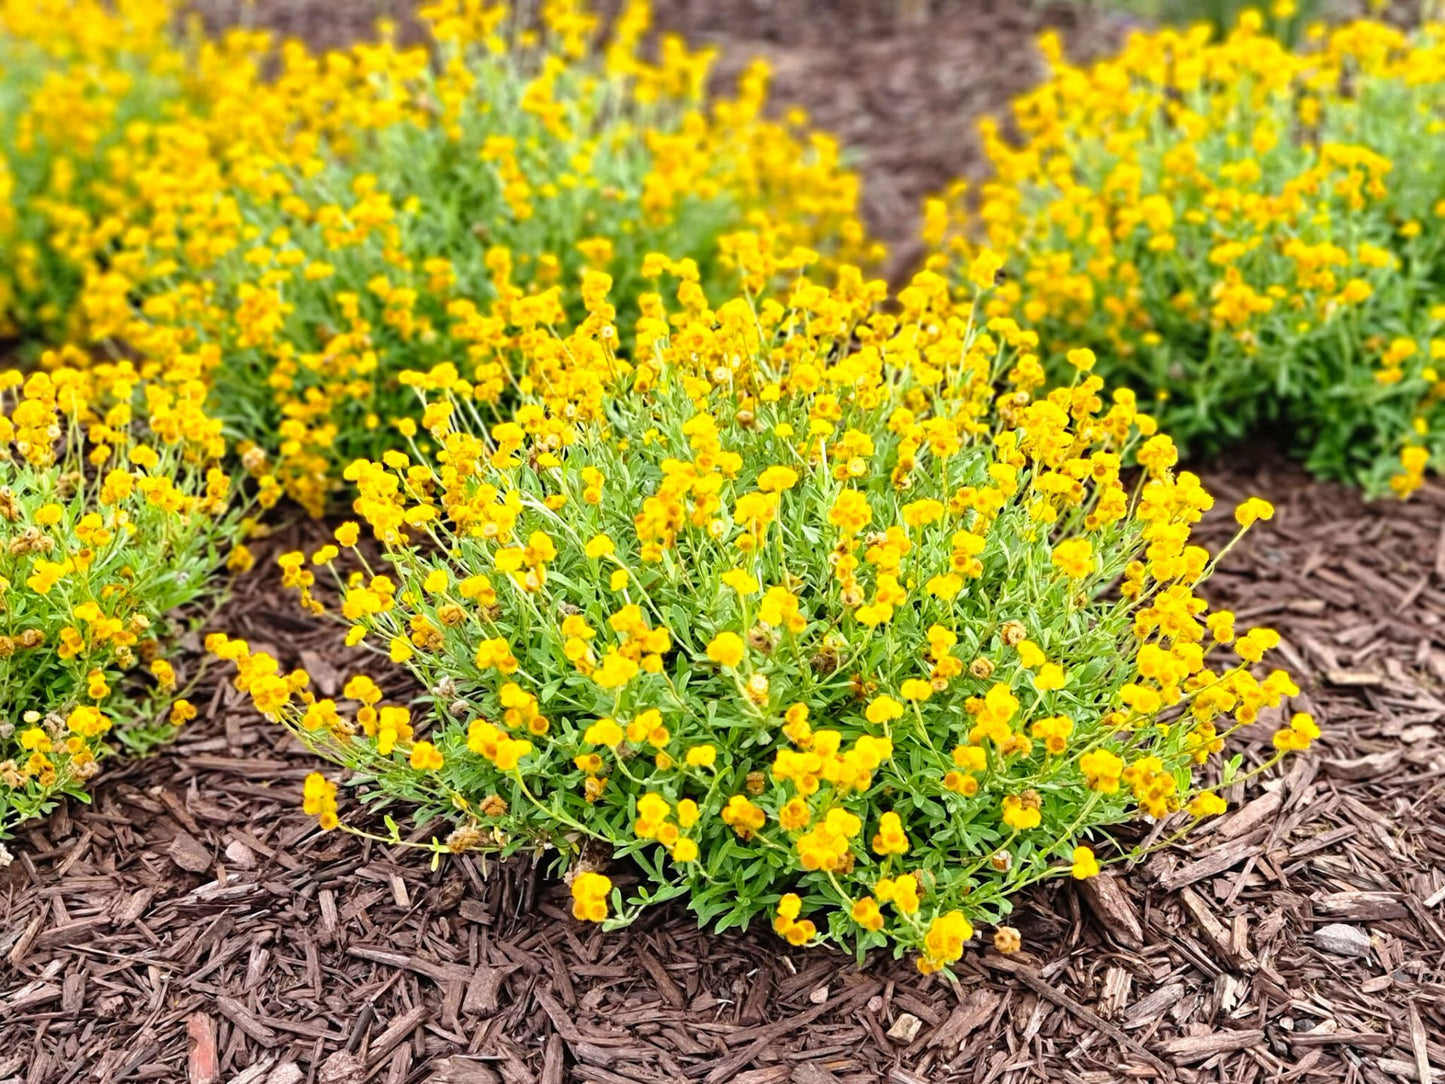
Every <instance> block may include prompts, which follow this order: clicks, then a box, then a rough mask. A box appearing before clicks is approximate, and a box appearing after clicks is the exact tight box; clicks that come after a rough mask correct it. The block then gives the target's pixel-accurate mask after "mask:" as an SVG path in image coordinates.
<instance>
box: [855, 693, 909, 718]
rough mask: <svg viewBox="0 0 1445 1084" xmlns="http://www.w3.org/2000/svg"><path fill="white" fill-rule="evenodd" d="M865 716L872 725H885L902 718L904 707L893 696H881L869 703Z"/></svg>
mask: <svg viewBox="0 0 1445 1084" xmlns="http://www.w3.org/2000/svg"><path fill="white" fill-rule="evenodd" d="M863 714H864V716H865V717H866V718H867V720H868V721H869V722H870V723H874V724H883V723H887V722H891V721H892V720H894V719H897V718H899V717H900V716H902V714H903V705H902V704H900V703H899V702H898V701H897V700H894V699H893V697H891V696H879V697H875V698H874V699H873V700H872V701H870V702H869V704H868V708H867V710H866V711H865V712H864V713H863Z"/></svg>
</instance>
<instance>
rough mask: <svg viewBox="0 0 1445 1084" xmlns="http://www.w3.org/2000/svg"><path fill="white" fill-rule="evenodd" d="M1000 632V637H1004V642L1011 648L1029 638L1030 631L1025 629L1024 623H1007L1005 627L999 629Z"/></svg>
mask: <svg viewBox="0 0 1445 1084" xmlns="http://www.w3.org/2000/svg"><path fill="white" fill-rule="evenodd" d="M998 631H999V635H1000V636H1002V637H1003V642H1004V643H1006V644H1007V645H1008V646H1009V647H1013V646H1015V645H1016V644H1019V643H1022V642H1023V641H1024V640H1027V639H1028V638H1029V630H1028V629H1026V628H1024V623H1023V622H1022V621H1005V622H1004V623H1003V625H1001V626H1000V627H999V630H998Z"/></svg>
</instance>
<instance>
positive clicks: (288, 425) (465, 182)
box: [0, 0, 876, 514]
mask: <svg viewBox="0 0 1445 1084" xmlns="http://www.w3.org/2000/svg"><path fill="white" fill-rule="evenodd" d="M130 2H131V4H132V6H135V7H149V8H151V9H159V10H168V9H169V7H170V5H169V4H167V3H163V2H161V0H130ZM420 14H421V15H422V17H423V19H424V21H425V23H426V25H427V27H428V28H429V31H430V37H431V41H430V42H429V44H428V45H426V46H402V45H399V44H397V43H395V42H394V41H393V40H392V39H391V37H390V36H389V31H388V28H386V27H383V28H382V31H383V35H384V36H383V40H381V41H379V42H376V43H367V44H360V45H356V46H353V47H351V48H350V49H347V50H344V51H336V52H331V53H326V54H323V55H316V54H313V53H311V52H309V51H307V50H306V49H305V48H303V47H301V46H300V45H297V44H294V43H286V44H280V45H278V44H277V43H275V42H272V41H270V40H269V39H267V38H266V37H265V36H263V35H255V34H250V35H245V34H242V35H232V36H230V37H227V38H226V39H225V40H224V41H223V42H221V43H220V44H208V45H205V46H201V45H199V44H197V45H192V46H189V47H188V48H189V51H190V53H194V54H195V60H194V65H199V70H201V71H204V72H210V73H213V74H214V75H215V78H214V79H212V80H206V81H202V80H193V81H192V82H195V83H197V84H199V85H198V86H195V87H192V86H191V84H190V82H187V83H185V84H184V85H183V86H180V87H179V88H178V90H177V92H176V94H175V96H174V98H173V100H171V101H169V102H168V107H167V109H166V110H165V112H164V113H163V115H162V116H161V117H159V118H157V119H154V120H148V121H147V123H144V124H135V125H130V126H128V127H126V128H124V130H123V132H121V131H119V130H118V131H115V132H111V133H109V134H110V136H111V142H113V143H116V144H117V146H115V147H114V148H113V149H112V150H111V151H110V152H109V153H106V154H104V155H98V156H93V157H96V158H97V166H98V168H99V169H101V170H102V173H103V175H102V176H101V177H99V178H94V179H91V180H90V181H89V183H87V184H84V185H79V186H76V192H77V198H76V200H75V201H74V205H72V203H71V201H69V200H67V198H66V193H67V191H68V189H67V188H66V187H65V186H55V185H52V186H51V188H52V192H51V194H50V195H48V196H47V199H46V200H44V201H42V202H41V203H39V204H37V205H36V206H37V208H39V211H40V212H41V213H39V214H37V215H34V216H31V215H27V208H28V207H30V206H31V202H30V201H26V200H19V199H17V200H16V201H15V211H16V221H15V223H14V226H13V228H14V229H15V230H17V231H20V232H22V233H23V232H26V231H29V232H31V233H35V232H39V233H41V234H42V235H43V236H44V237H45V238H49V239H50V240H51V242H52V247H59V248H60V251H61V252H62V254H63V255H64V257H65V258H66V261H67V264H68V267H67V271H68V273H69V274H70V275H71V276H73V277H77V278H78V279H79V281H80V286H79V288H78V290H77V291H73V293H74V295H75V296H74V299H73V302H72V303H71V308H72V309H73V312H72V313H71V314H70V319H68V320H66V321H64V322H63V323H64V326H65V327H66V328H69V329H73V330H74V329H78V330H76V331H75V333H76V334H77V335H80V336H81V337H83V338H85V339H88V340H90V341H97V342H105V341H119V342H123V343H124V344H125V345H126V346H127V348H129V349H130V350H133V351H135V352H137V353H138V354H139V355H140V357H141V359H142V361H141V369H142V371H143V372H144V373H145V374H147V375H148V376H152V375H153V376H155V377H156V378H160V379H163V378H164V375H165V374H166V373H167V372H169V371H171V370H172V368H174V367H175V366H177V365H178V364H179V365H181V366H182V367H183V368H187V369H189V368H191V367H193V366H194V364H195V360H196V359H200V360H201V362H202V363H203V364H204V366H205V368H206V370H207V378H208V379H209V380H210V381H212V382H213V384H214V391H213V394H212V399H211V403H212V407H213V409H214V410H215V411H216V412H218V413H219V414H220V416H222V417H223V418H224V420H225V421H226V423H227V424H228V426H230V427H231V428H232V429H233V430H234V432H236V433H237V434H238V435H239V436H240V437H241V438H242V440H241V450H242V452H243V453H244V452H247V451H250V450H251V449H250V445H255V446H256V450H255V452H254V453H253V454H252V455H251V456H250V457H249V458H248V460H247V462H248V464H249V465H250V466H251V467H252V468H253V470H254V472H255V473H256V474H257V475H258V477H260V479H261V481H262V499H263V500H264V501H268V502H269V501H270V500H272V499H274V498H275V497H276V496H279V494H280V493H282V492H285V493H286V494H289V495H290V496H291V497H293V498H294V499H296V500H298V501H299V502H301V503H302V504H303V505H304V506H305V507H306V508H307V509H308V510H310V511H311V512H313V513H316V514H319V513H320V512H321V511H322V510H323V509H324V508H325V506H326V502H327V500H328V497H329V496H330V495H331V494H332V492H333V491H334V490H336V489H337V488H338V487H339V486H340V477H339V476H340V472H341V470H342V469H343V468H344V467H345V465H346V464H347V463H349V462H350V461H351V460H352V459H353V458H355V457H357V456H367V457H376V456H378V455H380V454H381V452H382V451H384V450H385V449H387V448H391V447H404V446H406V443H407V441H408V440H409V439H411V437H412V436H413V435H414V434H415V433H416V432H417V430H418V427H417V421H418V419H417V418H415V417H412V416H411V414H410V411H411V410H412V406H413V403H414V397H413V396H412V394H411V392H410V391H409V390H407V389H406V388H404V387H403V386H401V384H400V383H399V382H398V377H399V375H400V373H401V372H402V371H404V370H406V369H408V368H416V367H423V368H425V367H429V366H431V365H433V364H436V363H439V362H442V361H451V362H453V363H455V364H456V365H457V366H458V368H459V370H460V371H461V372H462V373H463V374H464V375H465V376H466V377H467V378H468V379H470V380H471V381H473V383H475V384H476V385H478V386H479V388H480V389H482V392H481V393H480V394H479V401H480V402H482V403H483V404H484V408H485V409H494V407H493V406H491V405H490V404H498V403H502V402H503V401H504V400H507V399H509V398H511V397H514V396H515V395H517V394H519V393H522V392H524V391H525V387H526V384H527V382H528V381H529V379H530V377H529V374H528V373H527V372H526V370H525V367H522V368H518V369H508V368H506V367H505V366H504V365H502V364H501V359H503V358H508V359H516V358H520V357H527V356H529V350H528V349H527V343H528V342H529V341H530V340H532V339H535V338H537V337H538V336H539V335H545V334H546V329H547V328H548V327H557V326H567V325H569V324H570V323H571V322H573V321H574V320H576V319H579V318H580V317H581V316H582V315H583V314H584V311H583V308H582V301H581V299H580V298H579V297H578V296H577V293H576V290H575V288H573V287H574V284H575V283H576V282H577V280H578V277H579V275H580V273H581V272H582V271H583V270H598V271H603V272H606V273H610V274H612V276H613V278H614V280H615V281H614V286H613V292H612V295H611V302H612V303H613V304H614V305H616V306H617V307H618V308H619V309H620V310H621V312H622V314H623V316H624V318H625V319H627V320H629V321H630V320H631V319H632V318H634V317H635V316H636V300H637V295H638V293H639V292H641V291H644V290H646V289H649V288H650V284H649V282H648V276H649V275H652V274H668V275H670V276H675V277H676V278H677V279H678V280H680V281H685V282H688V283H690V284H691V285H690V289H691V290H694V291H696V292H697V293H698V294H699V303H704V304H705V303H707V298H711V299H712V300H713V301H716V300H719V299H720V298H719V295H721V296H727V295H726V294H725V293H724V292H723V291H732V290H735V289H736V288H737V284H736V280H735V278H734V274H733V270H732V268H733V265H734V264H735V262H736V256H735V254H734V253H733V252H732V248H733V246H734V243H733V242H732V241H730V238H731V237H732V236H733V235H735V234H736V233H737V232H738V231H740V230H743V229H747V230H749V231H753V232H757V233H761V234H763V235H765V240H766V244H767V245H768V246H769V248H770V250H771V251H773V252H775V253H776V254H777V255H778V256H779V257H780V258H781V259H782V260H783V261H784V262H785V263H788V262H791V263H793V264H796V263H797V262H798V260H800V259H807V258H809V250H811V249H814V248H817V249H822V250H824V251H825V252H826V253H831V254H832V255H834V256H837V257H843V258H854V259H864V258H869V257H870V256H876V253H874V252H873V248H872V246H871V245H870V243H869V242H868V241H867V240H866V239H865V237H864V234H863V230H862V228H861V226H860V225H859V223H858V221H857V218H856V210H857V202H858V182H857V178H856V177H855V176H854V175H853V174H852V173H851V172H849V171H847V170H845V169H843V168H842V166H841V164H840V161H839V152H838V148H837V145H836V143H834V141H832V140H831V139H829V138H827V137H825V136H822V135H818V134H815V133H812V132H810V131H809V130H807V128H806V127H805V124H804V120H803V119H802V118H801V117H800V116H797V115H790V116H789V117H788V118H786V119H784V120H772V119H768V118H765V117H764V116H763V105H764V102H765V99H766V87H767V75H766V70H765V69H764V68H763V67H761V66H755V67H753V68H750V69H748V70H747V71H746V72H745V73H744V75H743V76H742V78H741V80H740V83H739V89H738V93H737V95H736V96H735V97H733V98H722V99H718V98H710V97H709V96H708V95H707V94H706V93H705V90H704V84H705V82H706V79H707V74H708V71H709V68H710V64H711V54H710V53H708V52H690V51H688V50H687V49H686V48H685V47H684V46H683V45H682V44H681V43H680V42H679V41H677V40H676V39H673V38H663V39H662V40H661V41H660V42H659V43H658V45H657V48H656V56H655V59H647V58H646V57H647V56H648V55H651V54H650V53H648V50H647V49H646V48H644V41H645V38H646V37H647V31H648V29H649V18H650V16H649V10H648V6H647V4H646V3H645V2H639V0H631V2H629V3H627V4H625V5H624V6H623V8H622V10H621V11H620V12H619V13H618V15H617V18H616V19H615V20H614V21H613V22H612V23H611V25H610V31H609V36H608V37H607V38H606V39H605V40H601V39H600V38H599V28H600V21H599V20H598V18H597V17H596V16H594V15H593V14H591V13H590V11H589V10H588V9H587V7H586V5H584V4H578V3H573V2H570V0H562V2H548V3H545V4H542V5H541V6H540V12H539V13H538V15H537V16H536V17H535V18H534V17H532V16H531V15H529V14H528V13H527V10H526V6H525V5H523V6H522V7H521V8H515V9H514V7H513V6H512V5H511V4H507V3H500V4H475V3H470V2H462V0H438V2H435V3H430V4H427V5H426V6H425V7H424V8H423V9H422V11H421V13H420ZM64 25H68V24H64ZM162 25H163V26H164V25H165V24H164V23H162ZM36 33H39V31H37V32H36ZM179 48H180V47H179V46H176V45H174V44H172V43H171V42H170V41H169V39H167V38H165V37H164V36H162V38H161V40H160V41H159V42H158V43H152V42H151V41H150V39H146V41H145V42H143V43H141V44H139V45H138V46H137V48H136V50H135V51H138V52H140V53H141V54H142V55H143V56H146V55H148V53H147V50H151V51H154V52H156V53H159V54H160V55H163V56H167V57H169V56H172V55H174V54H175V52H176V50H177V49H179ZM52 52H63V50H60V49H59V48H58V47H57V48H56V49H53V50H52ZM127 55H129V54H127ZM187 55H189V54H187ZM188 63H190V62H189V61H188ZM97 69H98V70H99V71H100V72H101V73H102V74H101V75H98V76H97V75H94V73H95V72H96V71H97ZM70 70H71V69H69V68H66V69H65V71H66V72H67V73H68V72H70ZM83 71H84V72H87V73H91V78H92V79H93V80H94V81H97V82H98V83H99V85H100V87H101V88H102V90H111V89H112V87H114V99H115V100H111V99H110V98H106V97H104V95H103V94H100V93H99V92H97V94H95V95H92V96H93V97H98V98H100V99H101V100H99V101H96V102H94V103H92V104H93V107H94V111H95V112H96V114H97V116H98V117H99V118H101V121H100V122H98V124H99V126H100V127H101V129H102V131H103V130H104V127H103V123H101V122H103V121H105V120H109V119H114V121H115V122H116V124H117V125H118V124H119V123H120V121H121V120H123V119H124V118H125V117H127V116H129V115H130V112H131V111H130V110H128V109H127V108H126V106H125V105H124V102H127V101H129V99H128V98H123V96H122V93H121V92H122V90H123V89H125V88H127V87H129V86H130V84H129V83H127V82H126V81H125V80H124V79H123V78H122V76H123V74H124V73H123V72H122V71H109V70H108V69H106V67H105V65H104V64H103V63H102V64H98V65H88V66H85V67H84V69H83ZM77 78H78V77H77ZM3 85H4V84H3V80H0V89H3ZM67 85H68V84H67ZM87 89H89V85H87ZM25 101H27V102H28V101H30V99H28V98H27V99H25ZM44 109H45V106H44V104H43V101H41V100H36V101H34V102H33V104H30V105H29V106H28V112H26V111H22V115H21V116H20V117H19V118H18V120H17V121H16V122H15V125H14V126H13V127H15V129H16V130H17V131H23V130H27V125H28V126H29V127H32V128H33V127H36V126H37V124H38V123H39V122H32V116H31V114H40V113H42V112H43V111H44ZM48 116H49V114H48V113H47V114H46V115H45V117H42V118H41V120H42V121H43V120H44V119H45V118H46V117H48ZM11 142H12V143H16V144H18V143H19V139H18V137H16V138H15V139H12V140H11ZM4 147H5V133H4V125H3V124H0V148H4ZM66 153H67V152H64V151H63V149H57V148H56V147H55V146H52V145H51V144H48V143H41V144H36V145H34V146H28V145H27V147H25V148H22V147H19V146H17V147H16V150H15V152H14V156H15V158H16V159H17V162H18V163H19V164H18V165H17V166H16V170H19V169H20V168H21V166H23V167H24V170H25V172H26V174H27V175H28V176H35V177H40V178H42V179H43V178H46V177H50V176H53V175H54V174H55V172H56V170H58V169H59V168H60V165H61V164H62V161H63V160H68V159H66ZM81 195H83V196H84V197H85V199H84V200H82V199H80V198H79V197H80V196H81ZM94 204H98V206H93V205H94ZM37 220H38V221H37ZM0 227H3V223H0ZM58 236H63V238H64V240H65V243H64V244H63V245H58V244H57V243H56V242H57V237H58ZM795 250H796V253H795ZM654 254H657V255H654ZM661 254H665V255H661ZM649 256H652V259H651V260H649V259H648V258H647V257H649ZM790 256H791V257H792V259H791V260H790ZM67 296H69V295H67ZM51 305H52V307H54V308H63V307H64V306H63V305H61V304H60V303H59V302H58V301H53V302H52V303H51ZM499 416H500V415H499ZM423 439H425V435H424V434H423Z"/></svg>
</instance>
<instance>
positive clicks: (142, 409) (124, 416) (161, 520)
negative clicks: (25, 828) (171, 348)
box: [0, 350, 246, 836]
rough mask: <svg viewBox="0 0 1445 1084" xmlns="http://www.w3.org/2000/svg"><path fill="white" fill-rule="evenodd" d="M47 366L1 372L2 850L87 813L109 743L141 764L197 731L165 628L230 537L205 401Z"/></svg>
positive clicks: (241, 556)
mask: <svg viewBox="0 0 1445 1084" xmlns="http://www.w3.org/2000/svg"><path fill="white" fill-rule="evenodd" d="M46 360H47V362H48V363H49V364H48V366H47V368H46V369H45V370H44V371H40V372H35V373H32V374H31V375H29V376H28V377H27V376H23V375H22V374H20V373H18V372H15V371H6V372H0V836H3V835H4V834H5V833H6V832H7V831H8V830H9V829H11V828H13V827H14V825H15V824H17V823H18V822H20V821H22V820H24V819H26V818H27V817H31V816H35V815H38V814H41V813H43V812H45V811H47V810H48V809H49V808H50V807H51V806H52V805H53V804H54V803H55V801H56V800H57V798H58V797H59V796H60V795H63V794H72V795H76V796H82V797H83V795H84V790H85V784H86V781H87V780H89V779H90V778H91V777H93V776H94V775H95V773H96V771H97V770H98V765H97V758H98V757H100V756H101V755H102V754H103V753H104V751H105V749H106V743H107V741H108V740H110V738H111V736H112V735H111V731H112V728H114V729H115V730H116V732H117V733H116V735H114V736H116V737H119V739H120V740H121V741H122V742H124V743H125V744H126V745H127V746H129V747H131V748H132V749H135V748H141V749H143V748H145V747H147V746H149V745H150V744H152V743H154V742H156V741H158V740H162V739H163V738H164V737H165V736H166V734H168V733H169V732H173V731H174V730H175V728H177V727H179V726H181V725H182V724H184V723H185V722H187V721H188V720H189V719H192V718H194V717H195V715H196V709H195V707H194V706H193V705H192V704H191V703H190V702H189V701H188V700H186V699H185V691H186V690H185V682H186V680H187V678H188V677H191V678H193V677H194V675H187V674H185V673H184V672H183V671H184V669H185V667H184V666H177V665H176V664H173V663H172V662H171V661H170V659H168V658H167V657H166V654H165V652H166V650H167V649H168V648H169V647H170V646H172V643H171V641H172V640H173V639H174V634H175V632H176V631H177V623H176V622H175V621H174V620H173V619H172V617H170V616H168V615H171V614H172V613H173V611H175V610H177V609H178V608H182V607H186V606H188V605H190V604H193V603H195V602H197V600H200V599H202V598H205V597H206V596H208V595H211V594H213V593H214V592H215V591H216V589H217V585H216V583H215V582H214V579H213V574H214V573H215V572H216V571H217V566H218V565H219V564H220V563H221V560H222V558H221V557H219V556H218V553H219V549H220V547H221V546H222V544H223V540H225V539H227V538H228V537H230V536H232V535H233V534H234V533H235V530H236V527H237V518H236V517H237V515H238V511H237V510H236V509H235V507H234V502H233V501H232V499H231V479H230V476H229V474H228V473H227V472H226V471H225V470H224V469H222V467H221V465H220V457H221V456H222V454H223V453H224V451H225V442H224V440H223V439H222V437H221V434H220V426H219V423H217V422H215V421H214V420H212V419H210V418H208V417H206V416H205V414H204V413H203V412H202V410H201V403H202V402H203V400H204V398H205V388H204V387H203V386H202V385H200V384H199V383H198V382H195V381H192V382H190V383H189V384H187V383H185V382H184V381H181V380H179V379H176V380H173V381H171V382H170V383H168V384H166V385H156V384H143V383H142V382H140V381H139V379H138V377H137V375H136V373H135V371H134V369H133V368H132V367H131V366H130V365H129V364H126V363H121V364H115V363H105V364H91V363H90V362H89V361H88V360H87V359H83V358H80V357H78V356H77V355H76V354H75V352H74V351H72V350H67V351H64V352H61V353H59V354H57V355H55V356H53V357H50V358H47V359H46ZM233 552H234V553H235V555H236V560H238V561H240V562H241V563H244V562H245V559H246V555H245V551H244V550H243V549H242V550H237V551H233Z"/></svg>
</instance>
